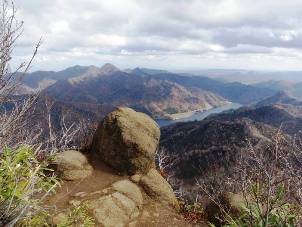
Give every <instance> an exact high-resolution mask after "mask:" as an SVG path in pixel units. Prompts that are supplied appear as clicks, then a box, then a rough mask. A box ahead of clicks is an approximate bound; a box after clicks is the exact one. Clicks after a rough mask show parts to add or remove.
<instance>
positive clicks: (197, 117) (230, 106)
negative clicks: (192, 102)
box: [156, 103, 242, 127]
mask: <svg viewBox="0 0 302 227" xmlns="http://www.w3.org/2000/svg"><path fill="white" fill-rule="evenodd" d="M241 106H242V105H240V104H239V103H229V104H227V105H224V106H221V107H217V108H213V109H210V110H206V111H203V112H196V113H194V114H193V115H192V116H190V117H185V118H181V119H177V120H166V119H158V120H156V122H157V124H158V125H159V126H160V127H163V126H167V125H171V124H174V123H177V122H187V121H195V120H197V121H200V120H203V119H205V118H206V117H207V116H209V115H210V114H215V113H220V112H223V111H226V110H232V109H233V110H235V109H238V108H240V107H241Z"/></svg>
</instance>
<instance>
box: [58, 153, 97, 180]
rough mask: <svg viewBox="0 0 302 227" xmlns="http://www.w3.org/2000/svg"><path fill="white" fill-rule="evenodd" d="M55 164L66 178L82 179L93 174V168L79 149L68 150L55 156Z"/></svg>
mask: <svg viewBox="0 0 302 227" xmlns="http://www.w3.org/2000/svg"><path fill="white" fill-rule="evenodd" d="M53 164H54V165H55V168H56V169H57V171H58V172H59V173H60V174H61V176H62V178H63V179H64V180H71V181H73V180H80V179H84V178H86V177H88V176H90V175H91V174H92V171H93V168H92V166H91V165H90V164H89V163H88V160H87V158H86V157H85V155H83V154H82V153H81V152H79V151H74V150H67V151H64V152H62V153H59V154H57V155H56V156H55V158H54V162H53Z"/></svg>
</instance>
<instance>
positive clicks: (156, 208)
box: [53, 108, 184, 227]
mask: <svg viewBox="0 0 302 227" xmlns="http://www.w3.org/2000/svg"><path fill="white" fill-rule="evenodd" d="M159 137H160V131H159V127H158V126H157V124H156V123H155V122H154V121H153V120H152V119H151V118H150V117H148V116H147V115H145V114H143V113H138V112H136V111H134V110H132V109H129V108H118V109H117V110H115V111H114V112H112V113H110V114H109V115H108V116H107V117H106V118H105V119H104V120H103V121H102V122H101V123H100V125H99V128H98V130H97V132H96V134H95V136H94V141H93V146H92V147H93V150H92V151H93V154H91V155H92V156H91V158H100V159H101V160H102V161H104V162H105V163H107V164H108V165H110V166H111V167H113V169H115V170H117V171H118V172H120V173H124V175H120V174H116V172H115V171H111V170H110V171H108V172H106V173H104V172H102V171H101V170H100V169H101V168H100V166H94V169H95V172H94V175H93V177H89V178H87V179H84V180H82V181H81V185H79V184H77V182H69V185H67V186H66V188H65V189H62V193H63V195H64V196H60V195H57V198H59V200H61V199H62V198H66V194H65V193H66V191H68V192H71V191H74V193H73V195H72V196H71V197H69V198H68V199H66V200H65V203H64V204H68V205H67V206H68V207H67V209H66V210H67V211H68V210H70V207H78V206H82V205H85V207H87V208H88V210H89V214H90V215H91V217H93V219H94V220H95V222H96V223H97V226H102V227H123V226H142V225H141V223H152V224H151V225H143V226H162V225H158V223H163V224H166V223H165V221H164V220H155V219H160V215H163V217H164V215H166V216H168V217H173V220H170V221H169V223H171V224H172V223H182V221H181V220H180V219H178V218H179V214H178V213H177V212H176V210H175V208H177V200H176V198H175V195H174V194H173V190H172V188H171V186H170V185H169V184H168V182H167V181H166V180H165V179H164V178H163V177H162V176H161V175H160V174H159V172H158V171H157V170H156V169H155V168H154V167H155V152H156V149H157V146H158V143H159ZM55 159H56V164H57V166H58V170H59V171H60V172H61V173H62V176H63V177H64V179H67V180H74V179H77V178H78V177H79V176H82V177H85V176H87V175H89V174H91V171H92V167H90V165H89V164H88V161H87V158H86V157H85V156H84V155H83V154H81V153H79V152H77V151H65V152H63V153H61V154H59V155H57V156H56V158H55ZM92 163H93V165H98V164H99V165H103V163H101V164H100V162H99V160H94V161H93V162H92ZM125 174H129V175H128V176H126V175H125ZM117 176H118V179H117ZM108 178H109V179H112V181H111V182H108V183H106V184H103V185H102V186H101V187H95V185H98V184H97V183H96V182H102V181H104V179H106V181H107V180H108ZM72 185H73V186H72ZM108 185H109V186H108ZM73 187H74V188H73ZM60 202H61V203H62V201H60ZM66 210H65V211H63V212H61V213H59V215H55V216H54V217H55V219H54V220H53V223H58V222H59V221H60V220H62V219H63V218H64V217H65V216H66ZM64 215H65V216H64ZM166 216H165V217H166ZM163 219H164V218H163ZM178 226H184V225H183V224H179V225H178Z"/></svg>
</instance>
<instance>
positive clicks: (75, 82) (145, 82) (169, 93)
mask: <svg viewBox="0 0 302 227" xmlns="http://www.w3.org/2000/svg"><path fill="white" fill-rule="evenodd" d="M43 95H47V96H50V97H53V98H55V99H57V100H60V101H63V102H73V103H74V102H81V103H90V104H111V105H114V106H123V105H124V106H129V107H132V108H135V109H137V110H141V111H143V112H146V113H148V114H149V115H151V116H153V117H155V118H157V117H160V118H166V117H168V115H169V114H173V113H178V112H186V111H192V110H197V109H199V110H206V109H209V108H212V107H216V106H221V105H224V104H225V103H226V101H225V99H223V98H222V97H220V96H219V95H216V94H213V93H211V92H206V91H203V90H201V89H197V88H194V89H193V88H187V87H184V86H181V85H179V84H177V83H175V82H171V81H167V80H162V79H160V78H157V79H154V78H152V77H142V76H139V75H136V74H131V73H126V72H124V71H121V70H118V69H117V68H116V67H114V66H112V65H109V64H107V65H105V66H103V67H102V68H101V69H99V70H98V71H93V72H90V71H88V72H86V73H85V74H84V75H81V76H78V77H73V78H69V79H68V80H60V81H57V82H56V83H55V84H53V85H51V86H49V87H48V88H47V89H45V90H44V91H43Z"/></svg>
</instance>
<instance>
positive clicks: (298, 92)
mask: <svg viewBox="0 0 302 227" xmlns="http://www.w3.org/2000/svg"><path fill="white" fill-rule="evenodd" d="M254 86H256V87H259V88H266V89H271V90H275V91H283V92H286V93H287V94H290V95H291V96H293V97H294V98H296V99H299V100H302V82H299V83H293V82H288V81H283V80H279V81H273V80H270V81H266V82H262V83H256V84H254Z"/></svg>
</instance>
